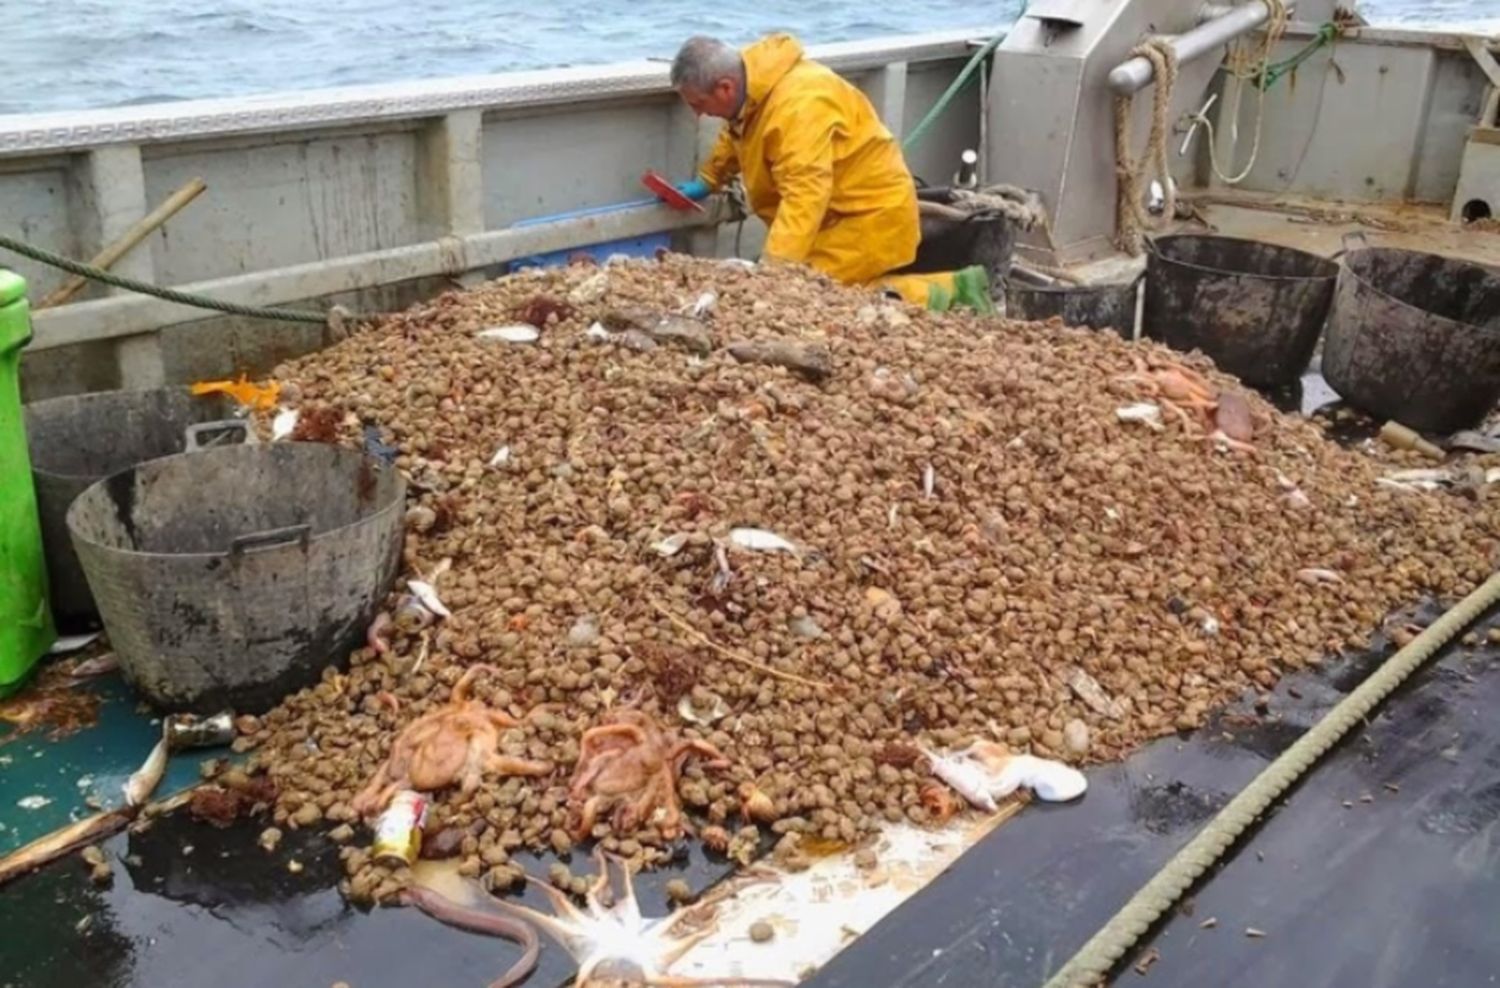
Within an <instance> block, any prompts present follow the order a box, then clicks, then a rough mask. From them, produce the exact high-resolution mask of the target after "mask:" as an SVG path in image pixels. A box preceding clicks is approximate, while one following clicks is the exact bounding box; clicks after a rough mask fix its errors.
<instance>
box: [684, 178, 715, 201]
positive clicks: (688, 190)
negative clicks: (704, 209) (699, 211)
mask: <svg viewBox="0 0 1500 988" xmlns="http://www.w3.org/2000/svg"><path fill="white" fill-rule="evenodd" d="M677 191H678V192H681V193H682V194H683V195H685V196H687V197H688V198H689V199H691V200H693V201H694V202H697V201H699V200H700V199H707V198H708V194H709V193H710V192H712V191H713V190H712V189H710V188H709V187H708V183H707V182H705V181H703V179H701V178H693V179H689V180H688V181H686V182H678V183H677Z"/></svg>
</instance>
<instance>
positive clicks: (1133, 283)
mask: <svg viewBox="0 0 1500 988" xmlns="http://www.w3.org/2000/svg"><path fill="white" fill-rule="evenodd" d="M1140 280H1141V279H1140V278H1139V277H1136V278H1134V279H1132V280H1130V281H1128V282H1124V283H1119V284H1108V285H1046V286H1043V285H1028V284H1025V283H1024V282H1021V281H1019V280H1017V279H1015V278H1012V279H1011V281H1010V284H1008V285H1006V286H1005V314H1006V315H1007V316H1009V317H1010V318H1012V319H1028V320H1035V321H1041V320H1044V319H1051V318H1053V317H1054V316H1055V317H1057V318H1059V319H1061V320H1062V321H1063V322H1064V323H1065V324H1066V325H1069V326H1086V327H1088V328H1089V329H1107V330H1112V331H1113V332H1115V333H1117V334H1119V335H1120V336H1123V337H1125V338H1126V339H1129V338H1130V335H1131V331H1132V330H1133V329H1134V327H1135V299H1136V291H1137V286H1138V285H1139V284H1140Z"/></svg>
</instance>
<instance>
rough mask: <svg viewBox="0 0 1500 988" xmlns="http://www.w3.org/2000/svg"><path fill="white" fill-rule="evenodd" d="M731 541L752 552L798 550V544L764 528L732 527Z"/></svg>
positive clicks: (730, 532)
mask: <svg viewBox="0 0 1500 988" xmlns="http://www.w3.org/2000/svg"><path fill="white" fill-rule="evenodd" d="M729 541H730V542H732V543H734V544H735V545H736V546H738V547H739V548H741V549H749V550H750V551H751V552H796V551H797V546H796V545H795V544H793V543H791V542H788V541H787V540H786V539H784V538H782V537H781V536H780V535H777V534H776V533H775V532H771V531H767V530H766V529H764V528H732V529H730V530H729Z"/></svg>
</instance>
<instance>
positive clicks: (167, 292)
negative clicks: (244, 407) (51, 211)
mask: <svg viewBox="0 0 1500 988" xmlns="http://www.w3.org/2000/svg"><path fill="white" fill-rule="evenodd" d="M0 247H3V248H5V249H6V250H9V251H14V252H15V253H17V254H20V255H21V256H22V257H29V258H31V259H32V260H33V261H39V262H40V263H42V264H47V265H51V266H52V267H54V268H60V269H61V270H63V271H66V272H68V273H69V274H76V275H79V276H80V277H84V278H89V279H91V280H93V281H98V282H102V283H103V284H106V285H113V286H114V287H116V288H123V289H125V290H126V291H131V292H139V293H140V294H142V295H152V296H155V297H156V298H159V299H165V300H166V301H168V302H176V303H177V304H178V305H190V306H192V307H194V308H197V309H211V310H213V311H214V312H223V313H226V314H228V315H231V316H246V317H248V318H252V319H274V320H277V321H279V322H302V323H318V324H320V325H321V324H324V323H327V322H328V316H326V315H324V314H322V313H318V312H301V311H298V310H296V309H273V308H264V307H261V306H255V305H237V304H235V303H234V302H220V301H219V300H218V299H213V298H209V297H208V296H206V295H194V294H192V293H190V292H179V291H177V290H176V289H173V288H162V287H160V286H158V285H152V284H148V283H147V282H144V281H136V280H135V279H134V278H125V277H121V276H120V275H117V274H111V273H109V272H108V271H106V270H104V269H103V268H96V267H94V266H93V265H91V264H80V263H79V262H77V261H74V260H72V259H70V258H66V257H63V256H62V255H61V254H54V253H52V252H51V251H49V250H43V249H42V248H40V247H33V246H32V245H31V244H28V243H26V242H25V241H21V240H13V239H12V238H10V237H7V236H4V235H0ZM349 318H350V320H351V321H360V320H363V319H366V318H369V317H368V316H350V317H349Z"/></svg>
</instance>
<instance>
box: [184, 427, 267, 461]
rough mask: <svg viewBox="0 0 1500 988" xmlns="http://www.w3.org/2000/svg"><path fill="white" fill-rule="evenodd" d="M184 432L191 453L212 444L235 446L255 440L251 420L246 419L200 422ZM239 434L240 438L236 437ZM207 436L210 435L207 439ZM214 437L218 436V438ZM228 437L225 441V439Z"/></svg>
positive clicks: (188, 450)
mask: <svg viewBox="0 0 1500 988" xmlns="http://www.w3.org/2000/svg"><path fill="white" fill-rule="evenodd" d="M183 434H184V435H185V437H186V442H187V448H186V451H187V452H189V453H196V452H198V451H199V450H200V449H207V448H208V447H210V446H233V445H236V444H244V445H249V444H251V443H253V442H255V432H254V431H253V430H252V429H251V428H250V422H249V421H248V420H246V419H219V420H218V421H216V422H199V423H197V424H196V425H190V426H188V427H187V428H186V429H185V430H183ZM236 434H238V438H235V437H236ZM205 437H210V438H208V439H205ZM213 437H218V438H217V439H215V438H213ZM225 439H227V440H228V441H227V442H225V441H223V440H225Z"/></svg>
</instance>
